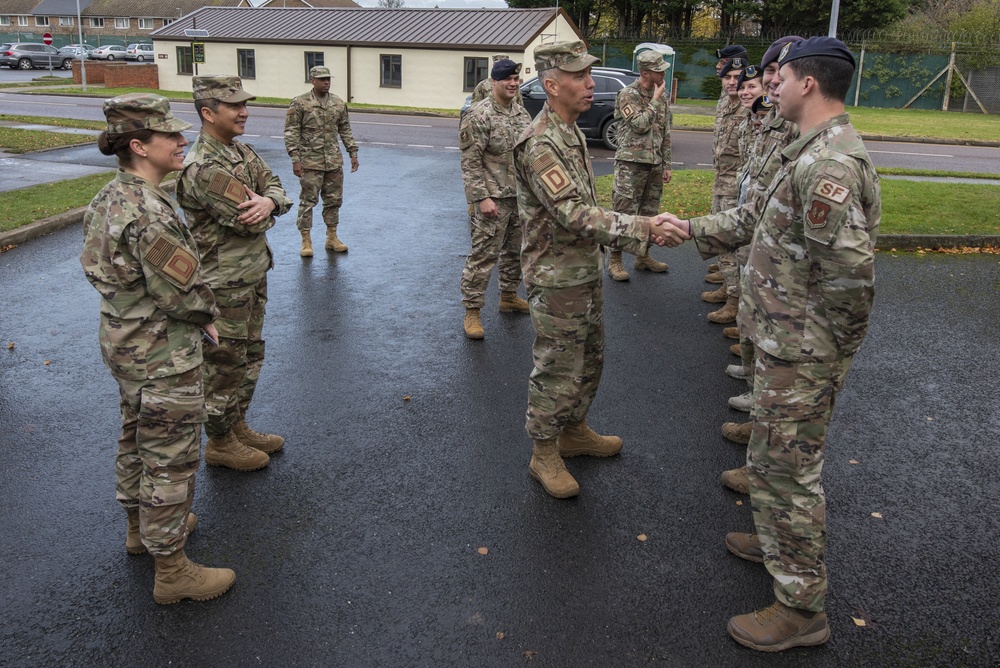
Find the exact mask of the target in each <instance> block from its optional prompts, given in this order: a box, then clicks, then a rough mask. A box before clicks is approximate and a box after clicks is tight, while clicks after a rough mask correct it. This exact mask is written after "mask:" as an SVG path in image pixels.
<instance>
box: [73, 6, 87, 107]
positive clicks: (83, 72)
mask: <svg viewBox="0 0 1000 668" xmlns="http://www.w3.org/2000/svg"><path fill="white" fill-rule="evenodd" d="M76 33H77V35H79V36H80V48H81V49H83V58H81V59H80V81H81V82H83V92H84V93H86V92H87V57H88V54H87V48H86V47H85V46H84V45H83V19H82V18H80V0H76Z"/></svg>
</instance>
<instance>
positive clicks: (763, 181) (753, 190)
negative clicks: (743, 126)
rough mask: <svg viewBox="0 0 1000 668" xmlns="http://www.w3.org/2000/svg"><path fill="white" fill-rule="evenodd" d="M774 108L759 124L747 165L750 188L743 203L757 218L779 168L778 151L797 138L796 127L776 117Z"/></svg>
mask: <svg viewBox="0 0 1000 668" xmlns="http://www.w3.org/2000/svg"><path fill="white" fill-rule="evenodd" d="M777 109H778V108H777V107H774V108H773V109H771V111H769V112H768V113H767V116H765V117H764V119H763V121H762V122H761V127H760V133H759V134H758V135H757V136H756V139H755V141H754V145H753V148H752V149H751V151H750V162H749V164H748V165H747V173H748V175H749V177H750V187H749V190H748V192H747V198H746V201H747V202H749V203H751V204H753V206H754V207H755V211H757V212H758V215H759V212H760V210H762V209H763V208H764V204H766V203H767V202H766V200H765V197H766V195H767V191H768V189H769V188H770V186H771V181H772V180H773V179H774V175H775V174H777V173H778V167H780V166H781V152H782V150H784V149H785V147H786V146H788V145H789V144H791V143H792V142H793V141H795V140H796V139H798V138H799V128H798V126H797V125H795V123H792V122H791V121H786V120H785V119H784V118H782V117H781V116H778V111H777Z"/></svg>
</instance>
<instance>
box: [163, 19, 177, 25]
mask: <svg viewBox="0 0 1000 668" xmlns="http://www.w3.org/2000/svg"><path fill="white" fill-rule="evenodd" d="M176 20H177V19H163V25H165V26H168V25H170V24H171V23H173V22H174V21H176Z"/></svg>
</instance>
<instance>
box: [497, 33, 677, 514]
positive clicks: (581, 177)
mask: <svg viewBox="0 0 1000 668" xmlns="http://www.w3.org/2000/svg"><path fill="white" fill-rule="evenodd" d="M534 56H535V69H536V70H537V71H538V77H539V80H540V81H541V82H542V85H543V86H544V87H545V91H546V94H547V95H548V101H547V102H546V103H545V106H544V107H542V110H541V112H539V114H538V116H536V117H535V120H534V121H532V122H531V124H530V125H529V126H528V127H527V128H526V129H525V131H524V133H523V134H522V135H521V137H520V139H519V141H518V143H517V145H516V146H515V148H514V166H515V169H516V170H517V205H518V209H519V211H520V213H521V220H522V221H524V241H523V243H522V246H521V265H522V267H523V269H524V283H525V286H526V287H527V289H528V301H529V303H530V304H531V323H532V325H533V326H534V328H535V343H534V346H533V348H532V355H533V357H534V363H535V368H534V370H533V371H532V372H531V377H530V378H529V380H528V412H527V424H526V429H527V432H528V435H529V436H530V437H531V438H532V439H533V441H534V448H533V450H532V455H531V463H530V464H529V469H528V470H529V472H530V473H531V475H532V476H533V477H534V478H536V479H537V480H538V481H539V482H540V483H541V484H542V486H543V487H544V488H545V491H546V492H548V493H549V494H551V495H552V496H555V497H557V498H566V497H571V496H575V495H576V494H578V493H579V491H580V486H579V485H578V484H577V482H576V480H574V479H573V476H572V475H570V473H569V472H568V471H567V470H566V466H565V464H564V463H563V457H574V456H577V455H592V456H596V457H608V456H611V455H614V454H617V453H618V451H619V450H621V447H622V440H621V439H620V438H618V437H617V436H601V435H598V434H597V433H595V432H594V431H593V430H592V429H591V428H590V427H589V426H587V422H586V418H587V413H588V411H589V410H590V405H591V403H592V402H593V400H594V395H595V394H596V393H597V386H598V384H599V383H600V380H601V371H602V369H603V366H604V315H603V312H602V311H603V295H602V291H601V276H602V274H603V268H602V263H601V245H605V246H608V247H610V248H621V249H623V250H626V251H628V252H630V253H633V254H636V255H638V254H642V253H643V252H645V251H646V246H647V245H648V243H649V238H650V233H651V232H652V231H657V230H661V229H663V226H662V224H661V222H660V220H659V219H651V218H648V217H646V216H631V215H627V214H621V213H615V212H613V211H608V210H606V209H602V208H600V207H599V206H597V194H596V192H595V190H594V173H593V171H592V170H591V166H590V156H589V154H588V153H587V142H586V139H585V138H584V136H583V134H582V133H581V132H580V129H579V128H578V127H577V126H576V119H577V118H578V117H579V115H580V114H581V113H583V112H584V111H586V110H587V109H589V108H590V105H591V101H592V99H593V92H594V80H593V79H592V78H591V76H590V67H591V65H593V64H594V63H596V62H600V61H598V59H597V58H595V57H593V56H591V55H589V54H588V53H587V47H586V45H585V44H584V43H583V42H557V43H555V44H547V45H544V46H539V47H538V48H536V49H535V53H534Z"/></svg>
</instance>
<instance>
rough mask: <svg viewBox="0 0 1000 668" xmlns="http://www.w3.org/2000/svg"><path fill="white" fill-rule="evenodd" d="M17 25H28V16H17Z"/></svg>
mask: <svg viewBox="0 0 1000 668" xmlns="http://www.w3.org/2000/svg"><path fill="white" fill-rule="evenodd" d="M17 25H19V26H26V25H28V17H27V16H18V17H17Z"/></svg>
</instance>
